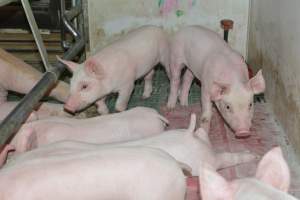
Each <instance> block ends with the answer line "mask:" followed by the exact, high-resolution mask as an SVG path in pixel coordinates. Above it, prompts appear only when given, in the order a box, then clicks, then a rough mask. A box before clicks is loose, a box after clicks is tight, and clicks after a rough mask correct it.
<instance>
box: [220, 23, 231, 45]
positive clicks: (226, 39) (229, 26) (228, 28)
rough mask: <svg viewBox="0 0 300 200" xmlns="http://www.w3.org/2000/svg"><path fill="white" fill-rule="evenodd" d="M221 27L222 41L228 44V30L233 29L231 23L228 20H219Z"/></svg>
mask: <svg viewBox="0 0 300 200" xmlns="http://www.w3.org/2000/svg"><path fill="white" fill-rule="evenodd" d="M221 27H222V29H224V40H225V41H226V42H228V35H229V30H230V29H232V28H233V21H232V20H230V19H223V20H221Z"/></svg>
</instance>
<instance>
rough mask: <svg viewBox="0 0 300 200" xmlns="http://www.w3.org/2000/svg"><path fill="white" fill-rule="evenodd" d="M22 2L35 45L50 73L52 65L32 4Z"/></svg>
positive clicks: (26, 0) (22, 0) (25, 0)
mask: <svg viewBox="0 0 300 200" xmlns="http://www.w3.org/2000/svg"><path fill="white" fill-rule="evenodd" d="M21 2H22V6H23V8H24V11H25V14H26V17H27V20H28V23H29V25H30V28H31V32H32V34H33V37H34V39H35V43H36V45H37V47H38V50H39V52H40V55H41V57H42V61H43V64H44V66H45V68H46V70H47V71H50V69H51V65H50V63H49V60H48V55H47V51H46V48H45V45H44V43H43V40H42V36H41V34H40V31H39V29H38V26H37V24H36V21H35V19H34V16H33V13H32V10H31V7H30V4H29V2H28V0H21Z"/></svg>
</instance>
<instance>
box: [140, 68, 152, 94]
mask: <svg viewBox="0 0 300 200" xmlns="http://www.w3.org/2000/svg"><path fill="white" fill-rule="evenodd" d="M153 75H154V69H152V70H151V71H150V72H149V73H148V74H147V75H146V76H145V78H144V80H145V85H144V93H143V99H147V98H149V97H150V96H151V93H152V90H153V88H152V79H153Z"/></svg>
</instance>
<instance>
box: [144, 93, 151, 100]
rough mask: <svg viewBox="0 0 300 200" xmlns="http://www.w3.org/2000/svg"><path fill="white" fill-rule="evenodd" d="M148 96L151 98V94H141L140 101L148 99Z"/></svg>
mask: <svg viewBox="0 0 300 200" xmlns="http://www.w3.org/2000/svg"><path fill="white" fill-rule="evenodd" d="M150 96H151V94H147V95H145V94H143V96H142V99H143V100H144V99H148V98H149V97H150Z"/></svg>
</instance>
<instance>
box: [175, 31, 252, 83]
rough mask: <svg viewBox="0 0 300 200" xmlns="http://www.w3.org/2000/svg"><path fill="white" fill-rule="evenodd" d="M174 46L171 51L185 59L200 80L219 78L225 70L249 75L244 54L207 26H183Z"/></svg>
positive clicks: (182, 59)
mask: <svg viewBox="0 0 300 200" xmlns="http://www.w3.org/2000/svg"><path fill="white" fill-rule="evenodd" d="M171 45H172V46H171V49H172V52H171V54H172V55H173V54H175V56H176V57H178V59H179V60H181V61H183V63H184V64H185V65H187V66H188V67H189V68H190V69H191V70H192V71H193V73H194V75H195V76H196V77H197V78H198V79H200V80H201V81H203V80H204V79H205V77H211V76H213V77H211V79H214V80H218V79H220V78H222V74H224V73H226V74H228V73H231V72H232V73H238V74H240V73H242V74H243V76H244V75H245V74H246V73H245V72H246V68H245V69H244V65H242V63H241V60H242V57H241V55H240V54H239V53H238V52H236V51H235V50H233V49H232V48H231V47H230V46H229V45H228V44H227V43H226V42H225V41H224V40H223V38H222V37H221V36H220V35H219V34H218V33H216V32H214V31H212V30H209V29H207V28H205V27H202V26H187V27H183V28H182V29H181V30H180V31H178V33H177V34H175V36H174V38H173V39H172V44H171ZM174 51H175V53H173V52H174ZM216 63H217V64H216ZM236 63H238V64H236ZM224 66H225V67H224ZM230 68H231V69H230ZM235 75H236V74H234V75H232V76H230V77H235ZM215 77H216V79H215ZM245 79H247V78H245Z"/></svg>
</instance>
